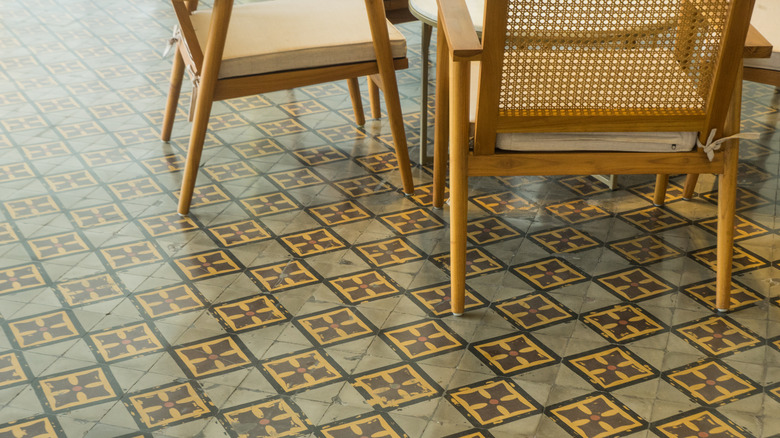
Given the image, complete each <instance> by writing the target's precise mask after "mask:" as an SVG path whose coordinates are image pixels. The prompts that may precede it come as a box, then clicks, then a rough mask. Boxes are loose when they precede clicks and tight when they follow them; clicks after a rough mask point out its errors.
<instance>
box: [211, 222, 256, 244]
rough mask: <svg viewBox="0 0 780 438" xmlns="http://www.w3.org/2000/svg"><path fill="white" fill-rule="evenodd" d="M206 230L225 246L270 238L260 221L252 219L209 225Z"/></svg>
mask: <svg viewBox="0 0 780 438" xmlns="http://www.w3.org/2000/svg"><path fill="white" fill-rule="evenodd" d="M208 232H209V233H210V234H211V235H212V236H214V238H215V239H216V240H217V241H218V242H219V243H220V244H221V246H223V247H225V248H228V247H234V246H238V245H243V244H246V243H254V242H262V241H263V240H267V239H270V238H271V232H270V231H268V229H266V228H265V227H264V226H263V225H262V224H261V223H260V222H258V221H254V220H248V221H240V222H233V223H230V224H225V225H220V226H217V227H211V228H209V229H208Z"/></svg>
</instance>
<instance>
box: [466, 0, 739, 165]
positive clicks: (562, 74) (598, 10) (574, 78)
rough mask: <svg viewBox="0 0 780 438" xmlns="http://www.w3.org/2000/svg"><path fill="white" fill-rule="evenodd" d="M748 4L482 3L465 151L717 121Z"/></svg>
mask: <svg viewBox="0 0 780 438" xmlns="http://www.w3.org/2000/svg"><path fill="white" fill-rule="evenodd" d="M752 7H753V0H642V1H636V0H578V1H571V0H490V1H487V2H486V10H485V23H484V30H483V53H482V58H481V59H482V63H481V72H480V80H479V99H478V105H477V114H476V127H475V153H476V154H490V153H493V152H494V145H495V136H496V132H541V131H551V130H553V131H557V132H610V131H612V132H628V131H699V132H702V133H707V132H709V130H710V129H712V128H720V127H722V125H723V123H724V120H725V117H726V111H727V108H728V102H729V99H730V97H731V93H732V90H733V83H734V80H735V79H736V76H737V71H738V69H739V68H740V67H739V66H740V65H741V64H740V62H741V57H742V47H743V45H744V40H745V34H746V33H747V29H748V27H749V18H750V12H751V10H752ZM705 135H706V134H705Z"/></svg>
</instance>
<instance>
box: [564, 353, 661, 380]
mask: <svg viewBox="0 0 780 438" xmlns="http://www.w3.org/2000/svg"><path fill="white" fill-rule="evenodd" d="M564 363H565V364H566V365H567V366H568V367H569V368H571V370H572V371H574V372H575V373H577V374H579V375H580V377H582V378H583V379H585V380H587V381H588V382H590V384H591V385H593V387H594V388H596V389H597V390H600V391H612V390H616V389H619V388H623V387H626V386H629V385H634V384H636V383H640V382H646V381H648V380H651V379H655V378H656V377H658V375H659V372H658V370H656V369H655V368H653V366H652V365H650V364H649V363H647V362H645V361H644V360H643V359H642V358H640V357H639V356H637V355H636V354H634V353H632V352H631V350H629V349H628V348H626V347H624V346H620V345H617V346H612V345H608V346H606V347H602V348H599V349H596V350H592V351H586V352H584V353H580V354H577V355H574V356H569V357H567V358H566V359H564Z"/></svg>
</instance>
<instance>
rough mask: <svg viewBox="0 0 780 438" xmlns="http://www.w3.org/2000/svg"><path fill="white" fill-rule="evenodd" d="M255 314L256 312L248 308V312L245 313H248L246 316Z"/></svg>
mask: <svg viewBox="0 0 780 438" xmlns="http://www.w3.org/2000/svg"><path fill="white" fill-rule="evenodd" d="M254 314H255V312H253V311H251V310H247V311H246V312H244V315H246V316H253V315H254Z"/></svg>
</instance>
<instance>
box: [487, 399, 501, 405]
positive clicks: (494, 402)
mask: <svg viewBox="0 0 780 438" xmlns="http://www.w3.org/2000/svg"><path fill="white" fill-rule="evenodd" d="M488 403H490V404H491V405H497V404H498V403H499V401H498V400H497V399H494V398H491V399H490V400H488Z"/></svg>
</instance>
